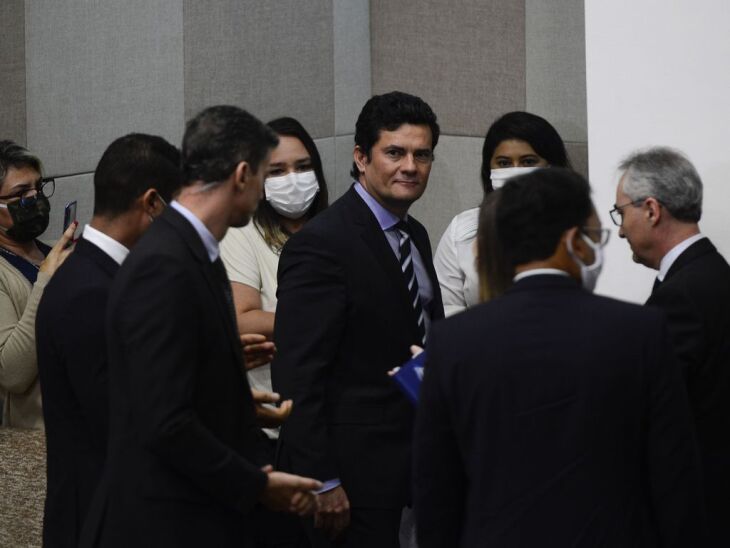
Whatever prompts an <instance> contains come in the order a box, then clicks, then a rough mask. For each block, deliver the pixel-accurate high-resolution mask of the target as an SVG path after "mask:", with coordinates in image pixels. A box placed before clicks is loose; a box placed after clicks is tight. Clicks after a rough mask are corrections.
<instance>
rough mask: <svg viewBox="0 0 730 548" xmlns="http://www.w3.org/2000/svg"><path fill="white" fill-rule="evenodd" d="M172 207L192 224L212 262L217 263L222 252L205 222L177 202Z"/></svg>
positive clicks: (174, 201) (173, 202)
mask: <svg viewBox="0 0 730 548" xmlns="http://www.w3.org/2000/svg"><path fill="white" fill-rule="evenodd" d="M170 206H171V207H174V208H175V209H176V210H177V211H178V212H179V213H180V215H182V216H183V217H185V218H186V219H187V220H188V221H189V222H190V224H191V225H193V228H194V229H195V232H197V233H198V236H200V239H201V241H202V242H203V245H204V246H205V250H206V251H207V252H208V257H209V258H210V262H211V263H212V262H215V261H216V259H218V256H219V255H220V250H219V248H218V240H216V239H215V236H213V234H212V232H211V231H210V230H208V227H207V226H205V225H204V224H203V221H201V220H200V219H198V218H197V217H196V216H195V214H194V213H193V212H192V211H190V210H189V209H188V208H187V207H185V206H184V205H182V204H181V203H180V202H178V201H177V200H173V201H172V203H171V204H170Z"/></svg>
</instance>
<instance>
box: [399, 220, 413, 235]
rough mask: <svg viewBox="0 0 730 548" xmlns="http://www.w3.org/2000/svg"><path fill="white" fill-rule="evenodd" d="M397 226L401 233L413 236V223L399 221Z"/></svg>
mask: <svg viewBox="0 0 730 548" xmlns="http://www.w3.org/2000/svg"><path fill="white" fill-rule="evenodd" d="M395 228H397V229H398V230H399V231H400V232H401V233H404V234H406V235H407V236H408V237H410V236H411V225H410V224H408V221H403V220H401V221H398V223H397V224H396V225H395Z"/></svg>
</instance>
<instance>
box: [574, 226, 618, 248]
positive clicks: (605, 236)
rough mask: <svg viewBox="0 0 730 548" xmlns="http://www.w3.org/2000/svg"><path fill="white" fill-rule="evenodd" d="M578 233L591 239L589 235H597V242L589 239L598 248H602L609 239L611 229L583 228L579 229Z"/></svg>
mask: <svg viewBox="0 0 730 548" xmlns="http://www.w3.org/2000/svg"><path fill="white" fill-rule="evenodd" d="M580 231H581V232H582V233H583V234H585V235H586V236H588V237H589V238H591V234H598V241H596V240H595V239H593V238H591V240H593V241H594V242H596V243H597V244H598V245H599V246H600V247H604V246H605V245H606V244H607V243H608V240H609V239H610V238H611V229H610V228H592V227H589V226H583V227H581V229H580Z"/></svg>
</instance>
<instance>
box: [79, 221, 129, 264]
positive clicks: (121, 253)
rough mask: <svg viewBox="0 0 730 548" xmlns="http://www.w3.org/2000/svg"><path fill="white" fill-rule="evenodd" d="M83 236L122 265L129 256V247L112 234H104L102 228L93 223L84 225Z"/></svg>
mask: <svg viewBox="0 0 730 548" xmlns="http://www.w3.org/2000/svg"><path fill="white" fill-rule="evenodd" d="M81 237H82V238H83V239H84V240H86V241H88V242H91V243H92V244H94V245H95V246H96V247H98V248H99V249H101V250H102V251H103V252H104V253H106V254H107V255H109V256H110V257H111V258H112V259H114V262H116V263H117V264H119V265H121V264H122V263H123V262H124V259H126V258H127V255H129V249H127V248H126V247H125V246H123V245H122V244H120V243H119V242H118V241H116V240H115V239H114V238H112V237H111V236H109V235H107V234H104V233H103V232H102V231H101V230H97V229H96V228H94V227H93V226H91V225H86V226H85V227H84V231H83V232H82V233H81Z"/></svg>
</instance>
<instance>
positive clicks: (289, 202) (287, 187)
mask: <svg viewBox="0 0 730 548" xmlns="http://www.w3.org/2000/svg"><path fill="white" fill-rule="evenodd" d="M318 192H319V183H317V176H316V175H315V174H314V171H305V172H302V173H296V172H291V173H287V174H286V175H282V176H280V177H269V178H267V179H266V181H265V182H264V193H265V194H266V201H267V202H269V203H270V204H271V207H273V208H274V210H275V211H276V212H277V213H278V214H279V215H283V216H284V217H287V218H288V219H298V218H299V217H301V216H302V215H304V214H305V213H306V212H307V210H308V209H309V206H311V205H312V203H313V202H314V198H315V197H316V196H317V193H318Z"/></svg>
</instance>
